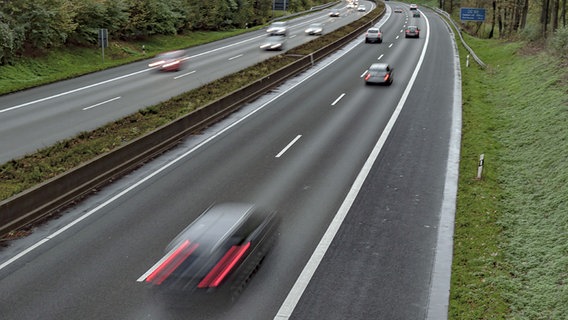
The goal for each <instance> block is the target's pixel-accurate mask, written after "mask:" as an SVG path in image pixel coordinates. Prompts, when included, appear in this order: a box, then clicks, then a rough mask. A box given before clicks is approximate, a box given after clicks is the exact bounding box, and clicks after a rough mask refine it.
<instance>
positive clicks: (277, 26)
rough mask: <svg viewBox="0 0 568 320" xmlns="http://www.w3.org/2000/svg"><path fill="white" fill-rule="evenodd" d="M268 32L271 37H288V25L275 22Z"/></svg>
mask: <svg viewBox="0 0 568 320" xmlns="http://www.w3.org/2000/svg"><path fill="white" fill-rule="evenodd" d="M266 32H267V33H268V34H270V35H275V36H287V35H288V23H287V22H286V21H277V22H273V23H272V24H271V25H270V26H269V27H268V29H266Z"/></svg>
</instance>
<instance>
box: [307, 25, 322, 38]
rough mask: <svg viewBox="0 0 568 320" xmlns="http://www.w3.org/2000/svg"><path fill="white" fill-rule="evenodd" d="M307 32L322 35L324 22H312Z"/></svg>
mask: <svg viewBox="0 0 568 320" xmlns="http://www.w3.org/2000/svg"><path fill="white" fill-rule="evenodd" d="M305 33H306V34H307V35H311V36H312V35H322V34H323V23H312V24H310V25H309V26H308V27H307V28H306V30H305Z"/></svg>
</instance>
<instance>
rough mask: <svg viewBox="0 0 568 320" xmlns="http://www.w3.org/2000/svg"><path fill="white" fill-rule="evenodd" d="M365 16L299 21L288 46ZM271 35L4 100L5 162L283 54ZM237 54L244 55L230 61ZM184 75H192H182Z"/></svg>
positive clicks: (1, 145)
mask: <svg viewBox="0 0 568 320" xmlns="http://www.w3.org/2000/svg"><path fill="white" fill-rule="evenodd" d="M340 6H341V5H340ZM360 16H361V14H359V13H353V12H351V13H349V14H347V13H346V14H345V15H343V16H342V17H341V18H330V17H328V15H327V11H325V10H324V11H321V12H317V13H314V14H311V15H307V16H303V17H299V18H297V19H294V20H293V21H291V22H290V28H291V35H292V36H295V37H293V38H292V39H290V41H288V47H289V48H291V47H294V46H298V45H300V44H302V43H305V42H307V41H308V40H310V39H311V38H312V37H308V36H306V35H304V34H303V30H304V29H305V27H306V26H307V25H308V24H309V23H311V22H314V21H318V22H320V21H321V22H325V23H326V32H330V31H332V30H335V29H337V28H339V27H340V26H343V25H345V24H348V23H349V22H352V21H354V20H356V19H357V18H358V17H360ZM296 35H297V36H296ZM265 36H266V31H265V30H264V29H263V30H258V31H254V32H250V33H248V34H244V35H240V36H236V37H233V38H230V39H224V40H220V41H217V42H214V43H210V44H206V45H203V46H199V47H195V48H191V49H189V50H188V53H189V56H190V59H189V63H188V65H187V68H186V69H185V70H183V71H181V72H175V73H157V72H154V70H152V69H150V68H148V61H141V62H136V63H132V64H129V65H125V66H121V67H117V68H112V69H110V70H105V71H101V72H97V73H93V74H89V75H85V76H82V77H78V78H75V79H71V80H66V81H61V82H57V83H53V84H50V85H46V86H42V87H38V88H33V89H29V90H25V91H22V92H16V93H13V94H8V95H4V96H0V163H5V162H6V161H9V160H11V159H14V158H18V157H21V156H23V155H25V154H27V153H30V152H34V151H36V150H37V149H39V148H43V147H47V146H50V145H53V144H54V143H55V142H57V141H60V140H62V139H66V138H69V137H72V136H75V135H76V134H78V133H80V132H84V131H89V130H93V129H95V128H98V127H100V126H102V125H104V124H106V123H109V122H112V121H114V120H117V119H120V118H122V117H124V116H126V115H129V114H132V113H134V112H136V111H137V110H140V109H142V108H144V107H148V106H151V105H154V104H157V103H159V102H161V101H164V100H167V99H169V98H171V97H173V96H176V95H179V94H181V93H183V92H186V91H188V90H190V89H194V88H197V87H200V86H202V85H204V84H206V83H208V82H211V81H213V80H215V79H219V78H221V77H223V76H225V75H228V74H231V73H234V72H236V71H239V70H242V69H244V68H246V67H249V66H252V65H254V64H255V63H258V62H260V61H262V60H265V59H267V58H269V57H271V56H274V55H277V54H280V52H264V51H261V50H260V49H259V44H260V42H261V39H262V38H264V37H265ZM235 53H237V54H242V56H241V57H240V58H239V59H233V60H229V59H230V58H231V57H234V56H235ZM180 73H182V74H186V73H188V74H187V76H184V77H179V74H180ZM119 96H120V97H122V98H121V99H120V101H115V102H114V103H109V104H107V105H106V106H105V108H99V109H93V110H84V112H78V111H82V110H81V109H82V108H84V107H85V106H90V105H95V104H98V103H100V102H102V101H107V100H109V99H112V98H114V97H119ZM87 111H88V112H87ZM30 128H33V130H30Z"/></svg>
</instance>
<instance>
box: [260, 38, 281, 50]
mask: <svg viewBox="0 0 568 320" xmlns="http://www.w3.org/2000/svg"><path fill="white" fill-rule="evenodd" d="M260 48H261V49H263V50H267V51H268V50H278V51H280V50H284V49H286V36H275V35H269V36H268V37H266V38H264V41H263V42H262V43H261V44H260Z"/></svg>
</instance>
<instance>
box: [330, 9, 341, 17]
mask: <svg viewBox="0 0 568 320" xmlns="http://www.w3.org/2000/svg"><path fill="white" fill-rule="evenodd" d="M339 15H340V11H339V9H331V11H330V12H329V16H330V17H339Z"/></svg>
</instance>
